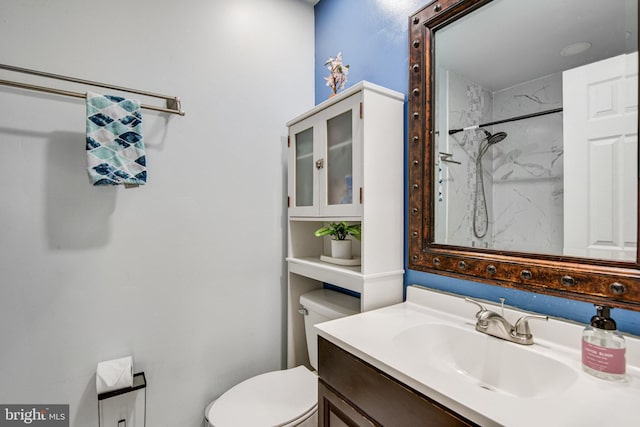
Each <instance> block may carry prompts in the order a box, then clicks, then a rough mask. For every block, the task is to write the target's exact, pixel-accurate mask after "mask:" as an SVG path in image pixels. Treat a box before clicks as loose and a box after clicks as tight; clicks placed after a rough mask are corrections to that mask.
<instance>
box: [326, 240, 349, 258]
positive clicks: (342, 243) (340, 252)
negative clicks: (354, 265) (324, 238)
mask: <svg viewBox="0 0 640 427" xmlns="http://www.w3.org/2000/svg"><path fill="white" fill-rule="evenodd" d="M331 256H332V257H333V258H341V259H351V258H353V256H352V255H351V240H348V239H345V240H331Z"/></svg>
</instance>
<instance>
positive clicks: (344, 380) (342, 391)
mask: <svg viewBox="0 0 640 427" xmlns="http://www.w3.org/2000/svg"><path fill="white" fill-rule="evenodd" d="M318 359H319V361H318V375H319V377H320V387H319V399H320V401H319V403H318V409H319V411H320V421H321V423H320V425H321V426H329V425H330V423H329V422H328V420H327V417H324V416H323V412H326V411H323V408H326V407H327V405H325V403H326V402H325V400H328V401H331V400H332V399H334V400H335V395H337V396H338V398H340V399H345V400H346V401H347V402H349V403H350V404H351V406H353V407H354V408H353V409H354V410H356V411H357V412H359V413H360V414H362V415H364V416H365V417H366V418H367V419H370V420H373V421H374V422H375V423H377V424H379V425H382V426H393V427H403V426H406V427H415V426H447V427H449V426H451V427H454V426H456V427H457V426H476V425H477V424H474V423H473V422H471V421H469V420H467V419H465V418H464V417H462V416H460V415H459V414H456V413H455V412H453V411H451V410H450V409H448V408H446V407H444V406H442V405H440V404H438V403H437V402H435V401H433V400H432V399H429V398H428V397H426V396H424V395H423V394H420V393H418V392H417V391H415V390H413V389H411V388H409V387H408V386H406V385H404V384H402V383H400V382H398V381H397V380H395V379H393V378H391V377H390V376H388V375H386V374H385V373H383V372H381V371H380V370H378V369H376V368H374V367H373V366H371V365H369V364H368V363H366V362H364V361H362V360H361V359H359V358H357V357H355V356H354V355H352V354H351V353H348V352H346V351H344V350H343V349H341V348H339V347H337V346H335V345H334V344H332V343H330V342H329V341H327V340H325V339H324V338H322V337H318ZM327 386H328V387H327ZM327 388H328V389H329V390H330V391H331V390H333V392H335V394H334V393H331V395H327V396H326V399H325V397H324V396H325V395H324V394H323V393H325V392H326V390H327ZM324 415H327V414H326V413H325V414H324ZM358 425H361V424H359V423H358Z"/></svg>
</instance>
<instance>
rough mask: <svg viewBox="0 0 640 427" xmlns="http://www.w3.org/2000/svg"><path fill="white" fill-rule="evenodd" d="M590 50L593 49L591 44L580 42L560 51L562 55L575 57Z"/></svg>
mask: <svg viewBox="0 0 640 427" xmlns="http://www.w3.org/2000/svg"><path fill="white" fill-rule="evenodd" d="M589 48H591V43H590V42H578V43H574V44H570V45H568V46H565V47H563V48H562V50H561V51H560V55H562V56H573V55H577V54H579V53H582V52H586V51H587V50H589Z"/></svg>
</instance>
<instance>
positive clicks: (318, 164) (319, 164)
mask: <svg viewBox="0 0 640 427" xmlns="http://www.w3.org/2000/svg"><path fill="white" fill-rule="evenodd" d="M323 167H324V159H318V160H316V169H318V170H320V169H322V168H323Z"/></svg>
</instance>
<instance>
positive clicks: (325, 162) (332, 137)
mask: <svg viewBox="0 0 640 427" xmlns="http://www.w3.org/2000/svg"><path fill="white" fill-rule="evenodd" d="M360 100H361V97H360V96H359V95H352V96H350V97H348V98H346V99H343V100H341V101H340V102H337V103H335V104H333V105H330V106H329V107H327V108H325V109H322V110H321V111H319V112H318V113H316V114H314V115H312V116H310V117H307V118H305V119H303V120H301V121H299V122H297V123H296V124H294V125H292V126H290V128H289V137H290V147H289V165H290V168H289V215H291V216H324V217H328V216H335V217H337V216H345V217H354V216H358V215H360V214H361V211H362V209H361V207H362V205H361V203H360V197H359V191H360V187H361V186H362V177H361V173H360V171H361V166H360V163H361V160H358V159H361V157H362V156H361V154H360V153H361V150H362V148H361V145H362V144H361V142H360V137H361V132H362V131H361V127H362V126H361V124H360V116H359V111H360V109H359V108H360ZM354 189H356V190H355V191H356V195H355V196H354Z"/></svg>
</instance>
